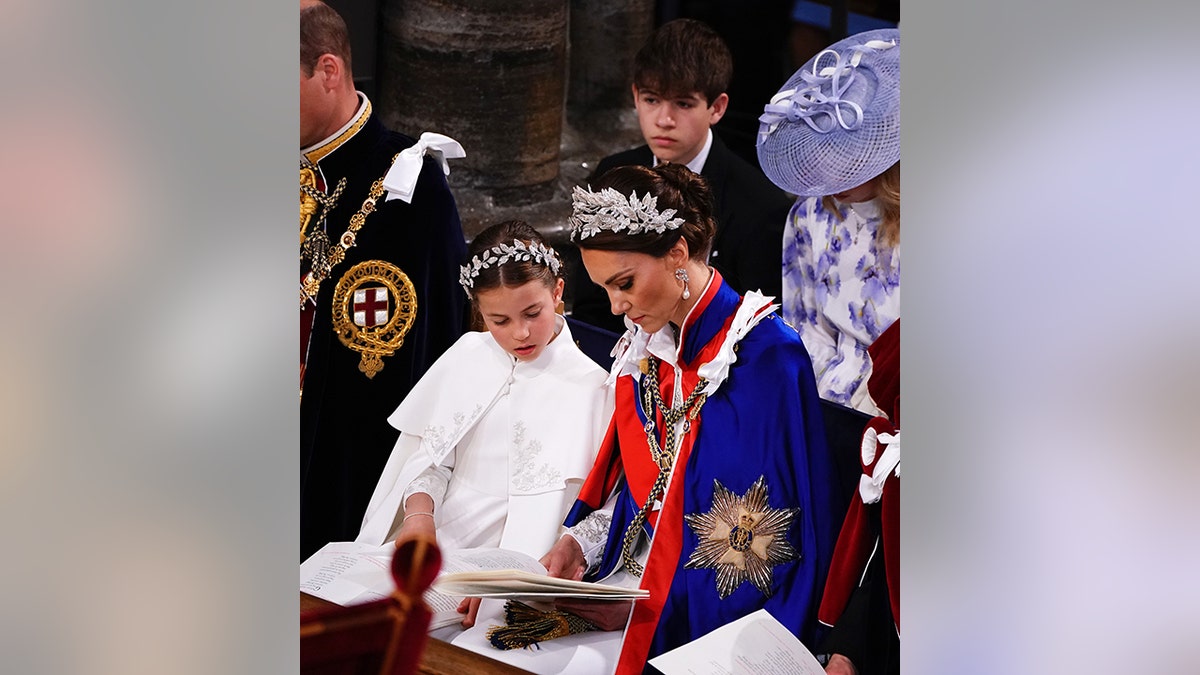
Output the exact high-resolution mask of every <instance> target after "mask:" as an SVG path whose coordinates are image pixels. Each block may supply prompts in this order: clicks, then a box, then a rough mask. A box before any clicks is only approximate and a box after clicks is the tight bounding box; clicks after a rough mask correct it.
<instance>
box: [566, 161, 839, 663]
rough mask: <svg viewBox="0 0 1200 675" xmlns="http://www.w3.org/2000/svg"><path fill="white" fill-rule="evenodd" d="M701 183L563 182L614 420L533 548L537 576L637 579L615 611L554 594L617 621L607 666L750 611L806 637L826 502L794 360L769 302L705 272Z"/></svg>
mask: <svg viewBox="0 0 1200 675" xmlns="http://www.w3.org/2000/svg"><path fill="white" fill-rule="evenodd" d="M711 205H712V198H711V194H710V192H709V189H708V187H707V184H706V183H705V182H704V179H703V178H702V177H701V176H699V175H697V174H695V173H693V172H691V171H690V170H688V169H687V168H686V167H683V166H680V165H675V164H662V165H659V166H657V167H655V168H653V169H648V168H645V167H640V166H628V167H619V168H616V169H613V170H612V171H609V172H608V173H606V174H605V175H603V176H601V177H600V178H599V180H598V182H597V183H596V184H595V185H594V186H592V187H591V188H590V189H587V190H584V189H582V188H576V190H575V194H574V215H573V217H572V219H571V227H572V232H571V236H572V240H573V241H575V242H577V243H578V245H579V248H580V251H581V254H582V257H583V262H584V265H585V267H586V268H587V271H588V275H589V276H590V277H591V278H592V280H593V281H594V282H596V283H597V284H599V285H601V286H602V287H604V288H605V290H606V291H607V293H608V295H609V300H610V302H611V304H612V311H613V313H614V314H623V315H624V316H625V321H626V325H627V326H628V327H629V330H628V331H627V332H626V333H625V335H624V336H623V337H622V339H621V340H620V341H619V342H618V346H617V348H616V350H615V352H614V354H615V360H614V363H613V368H612V371H611V373H610V375H609V378H610V380H611V381H612V382H613V383H614V384H615V387H616V412H615V413H614V416H613V420H612V422H611V424H610V426H609V429H608V433H607V434H606V438H605V440H604V442H603V444H602V447H601V449H600V453H599V455H598V457H597V460H596V463H595V465H594V466H593V468H592V471H591V473H590V474H589V476H588V478H587V479H586V481H585V483H584V486H583V488H582V490H581V492H580V497H579V500H578V501H577V502H576V505H575V507H574V509H573V510H572V511H571V513H570V514H569V515H568V517H567V521H566V525H567V526H568V530H567V533H566V534H565V535H564V536H563V537H562V538H561V539H560V540H559V541H558V542H557V543H556V544H555V545H554V547H553V548H552V549H551V551H550V552H549V553H547V555H546V556H545V557H544V558H543V563H544V564H546V566H547V568H548V569H549V571H550V573H551V574H552V575H554V576H560V577H566V578H575V579H580V578H584V579H586V580H589V581H596V580H605V583H612V584H617V585H627V586H638V587H640V588H644V589H646V590H648V591H649V592H650V596H649V598H648V599H646V600H639V601H637V602H636V603H634V605H633V608H632V611H630V607H629V605H628V604H622V603H613V602H606V603H597V604H591V605H587V604H580V603H574V604H568V603H564V602H561V601H560V603H559V606H560V608H563V609H568V610H570V611H573V612H575V613H577V614H579V615H580V616H583V617H584V618H587V619H589V620H590V621H592V622H593V623H594V624H595V625H597V626H599V627H600V628H603V629H610V630H611V629H618V628H621V627H624V628H625V637H624V641H623V643H622V648H621V654H620V657H619V662H618V665H617V670H616V672H617V673H640V672H643V669H645V668H646V667H647V666H646V662H647V661H648V660H649V659H651V658H653V657H655V656H657V655H658V654H661V653H663V652H666V651H669V650H671V649H673V648H675V647H678V646H680V645H683V644H685V643H687V642H690V641H692V640H694V639H696V638H698V637H700V636H702V635H704V634H706V633H708V632H710V631H712V630H713V629H715V628H718V627H720V626H722V625H725V624H727V623H729V622H731V621H734V620H736V619H738V618H741V617H743V616H745V615H747V614H750V613H751V612H754V611H756V610H758V609H766V610H767V611H768V612H770V613H771V615H772V616H774V617H775V618H776V619H778V620H779V621H780V622H781V623H783V624H784V625H785V626H787V627H788V628H789V629H790V630H791V631H792V632H793V633H794V634H795V635H796V636H797V637H799V638H800V639H801V640H802V641H803V642H805V643H806V644H808V645H810V646H814V645H815V644H816V641H817V639H818V637H819V636H818V635H817V631H818V630H819V628H818V623H817V620H816V610H817V605H818V603H819V601H820V598H821V591H822V588H823V586H824V582H825V577H826V574H827V572H828V567H829V560H830V557H831V555H832V551H833V546H834V542H835V539H836V537H837V532H838V526H839V525H840V522H841V515H842V513H843V511H844V509H843V508H842V507H841V506H842V505H843V504H844V501H843V498H842V495H841V494H840V488H839V487H838V481H837V478H836V476H835V469H834V464H833V461H832V458H831V457H830V455H829V451H828V449H827V446H826V443H825V436H824V430H823V427H822V421H821V417H820V414H821V413H820V410H819V408H818V397H817V391H816V385H815V382H814V378H813V371H812V364H811V362H810V361H809V358H808V354H807V352H806V351H805V349H804V345H803V343H802V342H801V341H800V337H799V336H798V335H797V333H796V331H795V330H793V329H792V328H791V327H790V326H788V325H787V324H785V323H784V322H783V320H782V319H780V318H779V316H778V315H777V314H776V313H775V310H776V309H777V308H778V305H775V304H773V303H772V300H773V298H768V297H764V296H762V295H760V294H758V293H755V292H749V293H747V294H746V295H745V296H744V297H742V296H739V295H738V293H737V292H735V291H734V290H733V289H732V288H730V287H729V285H728V284H726V283H725V282H724V281H723V280H722V278H721V275H720V274H719V273H718V272H716V271H715V270H714V269H713V268H712V267H710V266H709V265H708V264H707V255H708V250H709V247H710V245H711V242H712V237H713V232H714V230H715V227H714V224H713V218H712V206H711Z"/></svg>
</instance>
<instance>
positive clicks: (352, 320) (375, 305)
mask: <svg viewBox="0 0 1200 675" xmlns="http://www.w3.org/2000/svg"><path fill="white" fill-rule="evenodd" d="M332 309H333V330H334V332H335V333H337V336H338V339H339V340H341V341H342V344H344V345H346V346H347V347H349V348H350V349H353V350H354V351H356V352H359V353H361V354H362V359H361V360H360V361H359V363H358V369H359V370H360V371H362V372H363V373H364V374H366V376H367V377H369V378H372V377H375V373H378V372H379V371H380V370H383V357H385V356H391V355H392V354H395V353H396V350H397V349H399V348H400V346H401V345H403V344H404V336H405V335H406V334H407V333H408V331H409V329H410V328H412V324H413V321H414V320H415V319H416V318H417V292H416V289H415V288H413V284H412V281H410V280H409V278H408V275H407V274H405V273H404V272H402V271H401V270H400V268H399V267H396V266H395V265H392V264H391V263H387V262H384V261H382V260H368V261H365V262H361V263H358V264H357V265H354V266H353V267H351V268H350V269H349V270H347V271H346V273H345V274H343V275H342V278H341V280H339V281H338V284H337V287H336V288H335V289H334V291H333V308H332Z"/></svg>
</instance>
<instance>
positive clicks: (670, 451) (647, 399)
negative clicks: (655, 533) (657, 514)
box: [621, 356, 708, 577]
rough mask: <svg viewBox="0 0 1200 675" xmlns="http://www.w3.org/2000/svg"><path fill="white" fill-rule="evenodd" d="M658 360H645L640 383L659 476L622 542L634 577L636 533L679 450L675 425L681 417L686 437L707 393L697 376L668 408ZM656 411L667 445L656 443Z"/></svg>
mask: <svg viewBox="0 0 1200 675" xmlns="http://www.w3.org/2000/svg"><path fill="white" fill-rule="evenodd" d="M658 363H659V360H658V358H657V357H654V356H650V357H648V358H647V359H646V369H645V371H644V372H645V373H646V381H645V382H644V383H643V386H642V409H643V410H645V411H646V426H645V430H646V441H647V443H648V444H649V446H650V457H651V459H653V460H654V463H655V464H656V465H658V477H657V478H655V479H654V485H652V486H651V487H650V494H649V495H648V496H647V497H646V503H645V504H642V508H641V509H639V510H638V512H637V515H635V516H634V517H633V520H631V521H630V522H629V527H627V528H625V536H624V541H623V542H622V545H621V560H622V561H623V562H624V563H625V568H626V569H628V570H629V573H630V574H632V575H634V576H637V577H640V576H642V572H643V568H642V565H641V563H639V562H638V561H637V560H635V559H634V557H633V550H634V545H635V544H636V543H637V538H638V534H639V533H640V532H641V531H642V526H643V525H645V524H646V518H647V516H649V514H650V509H651V508H652V507H653V506H654V502H655V501H656V500H658V498H659V497H661V496H662V494H663V491H665V490H666V487H667V479H668V477H669V476H670V475H671V467H672V465H674V463H675V456H676V454H678V452H679V441H680V440H681V437H677V436H676V435H675V424H676V423H677V422H679V420H681V419H682V420H683V434H684V435H685V436H686V435H687V433H688V432H689V431H691V429H692V422H694V421H695V419H696V417H697V416H698V415H699V414H700V408H701V407H703V406H704V402H705V401H707V400H708V395H706V394H703V393H701V392H702V391H703V390H704V388H705V387H706V386H708V380H706V379H704V378H700V381H699V382H697V383H696V386H695V387H694V388H693V389H692V393H691V394H688V397H687V398H686V399H684V401H683V403H682V404H680V405H679V406H678V407H668V406H667V405H666V403H665V402H664V401H663V400H662V394H661V393H659V391H658V386H659V385H658ZM655 410H661V411H662V415H663V441H664V444H665V446H666V447H660V446H659V444H658V438H657V435H656V434H655V433H654V416H655ZM685 415H686V419H685V417H684V416H685Z"/></svg>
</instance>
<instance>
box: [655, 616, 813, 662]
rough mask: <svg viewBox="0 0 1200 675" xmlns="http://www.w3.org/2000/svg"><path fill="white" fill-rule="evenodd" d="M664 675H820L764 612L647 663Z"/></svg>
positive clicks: (799, 644) (799, 647)
mask: <svg viewBox="0 0 1200 675" xmlns="http://www.w3.org/2000/svg"><path fill="white" fill-rule="evenodd" d="M650 665H652V666H654V667H655V668H658V669H659V670H661V671H662V672H663V673H664V674H665V675H734V674H736V675H772V674H773V673H795V674H796V675H824V672H825V669H824V668H822V667H821V664H820V663H819V662H818V661H817V658H816V657H815V656H813V654H812V652H810V651H809V650H808V648H807V647H805V646H804V644H803V643H802V642H800V640H799V639H798V638H797V637H796V636H795V635H792V633H791V631H789V630H788V629H787V628H786V627H785V626H784V625H783V624H781V623H779V621H777V620H776V619H775V617H773V616H771V614H770V613H769V612H767V610H765V609H760V610H758V611H757V612H754V613H753V614H749V615H747V616H744V617H742V618H740V619H738V620H737V621H734V622H732V623H728V624H726V625H724V626H721V627H720V628H718V629H716V630H714V631H712V632H711V633H709V634H707V635H705V636H703V637H699V638H696V639H695V640H692V641H691V642H689V643H687V644H685V645H683V646H682V647H677V648H675V649H672V650H671V651H669V652H666V653H665V654H661V655H659V656H656V657H655V658H653V659H650Z"/></svg>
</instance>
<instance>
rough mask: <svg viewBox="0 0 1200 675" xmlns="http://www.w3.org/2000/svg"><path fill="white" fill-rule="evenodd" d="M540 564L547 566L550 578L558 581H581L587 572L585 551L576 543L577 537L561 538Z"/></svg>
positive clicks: (565, 535)
mask: <svg viewBox="0 0 1200 675" xmlns="http://www.w3.org/2000/svg"><path fill="white" fill-rule="evenodd" d="M539 562H541V563H542V565H544V566H545V568H546V571H547V572H548V573H549V574H550V576H552V577H555V578H557V579H573V580H575V581H579V580H581V579H583V573H584V572H586V571H587V560H586V559H584V557H583V549H582V548H580V547H579V542H577V541H575V537H572V536H570V535H567V534H564V535H563V536H562V537H559V539H558V541H557V542H555V544H554V546H552V547H551V548H550V552H549V553H547V554H546V555H544V556H542V559H541V560H540V561H539Z"/></svg>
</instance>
